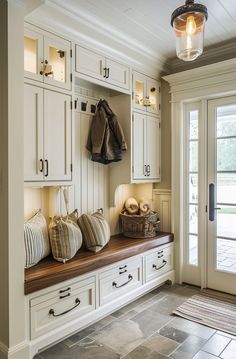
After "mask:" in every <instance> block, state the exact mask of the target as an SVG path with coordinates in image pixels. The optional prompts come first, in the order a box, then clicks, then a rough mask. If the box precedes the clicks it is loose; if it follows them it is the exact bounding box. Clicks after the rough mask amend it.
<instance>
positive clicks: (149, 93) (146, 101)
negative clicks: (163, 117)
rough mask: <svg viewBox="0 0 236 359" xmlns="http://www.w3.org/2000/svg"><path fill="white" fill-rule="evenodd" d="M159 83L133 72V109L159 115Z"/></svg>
mask: <svg viewBox="0 0 236 359" xmlns="http://www.w3.org/2000/svg"><path fill="white" fill-rule="evenodd" d="M160 91H161V89H160V82H159V81H156V80H154V79H152V78H150V77H148V76H145V75H143V74H140V73H138V72H135V71H134V72H133V92H132V97H133V107H134V108H135V109H138V110H141V111H145V112H150V113H154V114H157V115H159V114H160V109H161V107H160Z"/></svg>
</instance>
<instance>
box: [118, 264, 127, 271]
mask: <svg viewBox="0 0 236 359" xmlns="http://www.w3.org/2000/svg"><path fill="white" fill-rule="evenodd" d="M125 268H127V265H124V266H122V267H119V270H122V269H125Z"/></svg>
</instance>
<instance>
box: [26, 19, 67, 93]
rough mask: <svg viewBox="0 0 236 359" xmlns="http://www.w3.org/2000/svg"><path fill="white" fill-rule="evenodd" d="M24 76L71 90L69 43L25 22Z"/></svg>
mask: <svg viewBox="0 0 236 359" xmlns="http://www.w3.org/2000/svg"><path fill="white" fill-rule="evenodd" d="M24 70H25V77H27V78H30V79H32V80H36V81H40V82H43V83H46V84H49V85H53V86H56V87H60V88H63V89H66V90H71V43H70V42H69V41H67V40H64V39H62V38H61V37H58V36H55V35H52V34H50V33H48V32H45V31H42V30H40V29H39V28H37V27H34V26H32V25H29V24H26V25H25V34H24Z"/></svg>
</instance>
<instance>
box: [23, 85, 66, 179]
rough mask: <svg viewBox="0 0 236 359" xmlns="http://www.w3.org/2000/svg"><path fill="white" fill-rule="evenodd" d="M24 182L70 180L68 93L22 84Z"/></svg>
mask: <svg viewBox="0 0 236 359" xmlns="http://www.w3.org/2000/svg"><path fill="white" fill-rule="evenodd" d="M24 119H25V120H24V130H25V141H24V170H25V181H69V180H71V179H72V145H71V143H72V140H71V136H72V133H71V96H69V95H64V94H61V93H58V92H54V91H50V90H44V89H42V88H38V87H37V86H33V85H29V84H25V115H24Z"/></svg>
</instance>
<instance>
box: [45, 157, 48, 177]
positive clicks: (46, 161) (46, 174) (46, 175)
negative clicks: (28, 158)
mask: <svg viewBox="0 0 236 359" xmlns="http://www.w3.org/2000/svg"><path fill="white" fill-rule="evenodd" d="M45 163H46V173H45V177H48V160H45Z"/></svg>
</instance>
